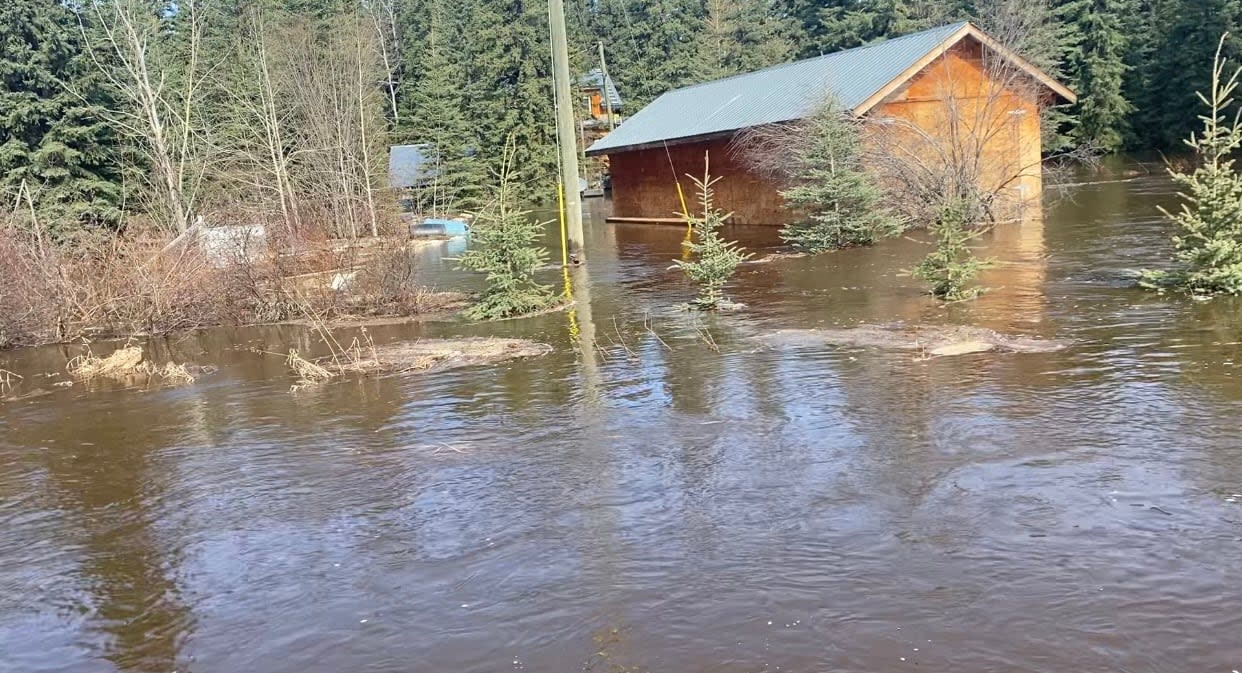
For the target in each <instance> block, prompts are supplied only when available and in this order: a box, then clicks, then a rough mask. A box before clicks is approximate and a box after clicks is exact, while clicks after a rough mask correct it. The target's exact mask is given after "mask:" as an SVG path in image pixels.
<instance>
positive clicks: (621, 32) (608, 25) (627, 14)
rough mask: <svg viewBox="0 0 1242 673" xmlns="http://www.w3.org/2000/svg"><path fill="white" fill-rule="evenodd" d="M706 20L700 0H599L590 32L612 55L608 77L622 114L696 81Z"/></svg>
mask: <svg viewBox="0 0 1242 673" xmlns="http://www.w3.org/2000/svg"><path fill="white" fill-rule="evenodd" d="M704 17H705V9H704V5H703V4H702V0H599V2H598V3H597V4H596V5H595V10H594V13H593V16H592V24H593V28H594V31H593V32H594V35H595V39H597V40H602V41H603V42H604V44H605V45H606V46H607V48H608V51H609V53H610V54H611V56H610V58H609V62H608V70H609V74H610V75H611V76H612V77H613V79H614V80H615V81H616V82H617V86H618V87H620V89H621V93H622V96H623V97H624V99H625V107H626V112H628V113H633V112H637V111H638V110H639V109H641V108H642V107H643V106H645V105H646V104H647V103H650V102H651V101H652V100H654V99H655V98H656V97H657V96H659V95H660V94H662V93H664V92H666V91H669V90H670V89H676V88H678V87H681V86H685V85H688V84H695V83H697V82H698V81H700V80H699V79H698V76H697V71H698V59H699V55H700V52H699V48H700V41H699V38H698V36H699V33H700V30H701V29H702V26H703V21H704Z"/></svg>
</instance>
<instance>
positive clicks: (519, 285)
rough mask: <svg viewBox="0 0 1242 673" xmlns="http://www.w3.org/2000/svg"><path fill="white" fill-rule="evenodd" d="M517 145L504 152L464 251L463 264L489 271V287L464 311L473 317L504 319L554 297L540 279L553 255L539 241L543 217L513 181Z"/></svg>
mask: <svg viewBox="0 0 1242 673" xmlns="http://www.w3.org/2000/svg"><path fill="white" fill-rule="evenodd" d="M515 158H516V157H515V154H514V145H513V143H512V141H510V142H508V143H507V144H506V146H505V148H504V152H503V155H502V161H501V168H500V171H499V174H498V176H497V178H498V183H497V185H496V187H495V189H494V191H493V194H492V197H491V199H490V200H489V201H488V203H487V205H486V206H484V207H483V209H482V210H481V211H480V212H479V213H478V216H477V217H476V218H475V222H474V226H473V227H472V229H471V236H470V237H471V241H470V249H469V250H467V251H466V253H465V254H464V255H462V257H461V265H462V267H463V268H466V269H469V270H471V271H477V272H479V273H483V274H486V275H487V288H486V289H485V290H484V291H483V292H482V293H481V294H480V295H479V297H478V298H477V299H476V300H475V303H474V305H472V306H470V307H469V308H467V309H466V310H465V311H464V315H465V316H466V317H467V318H470V319H472V320H499V319H502V318H512V317H515V316H520V315H525V314H528V313H535V312H537V311H541V310H543V309H545V308H548V307H549V306H551V305H552V303H553V301H554V299H555V298H554V296H553V293H552V288H550V287H549V286H547V285H544V284H542V283H539V282H538V281H537V280H535V272H536V271H538V270H539V268H540V267H542V266H543V265H544V264H546V263H547V261H548V251H547V250H546V249H544V248H542V247H539V246H538V241H539V239H540V237H541V236H542V235H543V230H544V227H545V224H544V223H541V222H538V221H536V220H534V219H533V218H531V216H530V213H529V212H527V211H524V210H522V209H521V208H519V207H518V205H517V204H518V203H519V201H520V200H522V198H523V197H522V196H521V195H520V194H519V193H518V188H519V187H520V185H519V184H518V183H517V182H515V181H514V176H515V175H516V172H515V171H514V170H513V169H514V164H513V161H514V159H515Z"/></svg>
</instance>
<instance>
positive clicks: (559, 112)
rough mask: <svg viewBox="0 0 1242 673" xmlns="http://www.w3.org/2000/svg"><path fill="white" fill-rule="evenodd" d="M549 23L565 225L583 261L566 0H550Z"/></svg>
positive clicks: (573, 257) (571, 248)
mask: <svg viewBox="0 0 1242 673" xmlns="http://www.w3.org/2000/svg"><path fill="white" fill-rule="evenodd" d="M548 23H549V24H551V27H552V74H553V75H554V76H555V79H556V87H555V90H556V133H557V136H558V137H559V138H560V150H561V185H562V186H563V187H562V188H563V189H564V190H565V192H564V194H565V229H566V233H567V234H568V238H569V254H570V259H571V260H573V261H575V262H577V263H579V264H580V263H582V262H584V261H586V257H585V256H584V254H583V235H582V192H580V191H579V190H578V139H577V138H576V137H575V134H574V108H573V100H572V99H571V97H570V95H571V94H570V90H569V38H568V37H567V36H566V34H565V1H564V0H548Z"/></svg>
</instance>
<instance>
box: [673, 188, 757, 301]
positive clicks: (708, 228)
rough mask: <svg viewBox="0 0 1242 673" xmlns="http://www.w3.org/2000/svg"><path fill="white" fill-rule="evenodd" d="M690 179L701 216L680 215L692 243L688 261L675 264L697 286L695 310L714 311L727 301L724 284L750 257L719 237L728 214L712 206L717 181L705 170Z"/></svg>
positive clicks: (679, 261) (735, 244)
mask: <svg viewBox="0 0 1242 673" xmlns="http://www.w3.org/2000/svg"><path fill="white" fill-rule="evenodd" d="M693 180H694V184H695V186H696V187H698V191H699V207H700V208H701V210H702V213H703V214H702V216H701V217H700V216H695V215H691V214H690V213H682V217H684V218H685V219H686V221H687V222H688V223H689V224H690V228H691V230H692V232H693V234H694V239H695V240H694V242H692V243H690V256H691V259H690V260H680V259H679V260H675V261H674V263H675V264H676V265H677V266H678V267H679V268H681V270H682V272H684V273H685V274H686V277H687V278H689V279H690V280H691V281H692V282H694V283H695V284H696V285H698V286H699V294H698V296H697V297H695V298H694V300H693V301H692V302H691V304H692V305H693V306H695V307H696V308H701V309H705V310H714V309H717V308H720V307H721V305H722V304H723V303H724V302H725V301H726V300H725V296H724V292H723V290H724V286H725V283H727V282H728V281H729V279H730V278H732V277H733V273H734V272H735V271H736V270H737V267H738V265H739V264H741V263H742V262H743V261H745V260H746V258H747V257H750V254H749V253H747V252H746V251H745V249H743V248H742V247H741V246H739V245H738V244H737V242H736V241H726V240H724V239H723V238H722V237H721V236H720V227H721V226H723V225H724V223H725V221H726V220H728V219H729V214H728V213H724V212H721V211H720V210H717V209H716V207H715V205H714V204H713V203H712V197H713V193H712V185H714V184H716V183H717V182H719V181H720V178H714V179H713V178H712V177H711V174H710V173H708V172H707V170H706V168H705V169H704V174H703V179H701V180H700V179H699V178H693Z"/></svg>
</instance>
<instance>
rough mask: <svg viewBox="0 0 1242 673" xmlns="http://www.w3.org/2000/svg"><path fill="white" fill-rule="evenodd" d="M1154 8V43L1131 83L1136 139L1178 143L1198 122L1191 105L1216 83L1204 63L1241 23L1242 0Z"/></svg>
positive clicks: (1169, 2) (1145, 143) (1231, 49)
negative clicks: (1190, 112)
mask: <svg viewBox="0 0 1242 673" xmlns="http://www.w3.org/2000/svg"><path fill="white" fill-rule="evenodd" d="M1151 11H1152V12H1153V13H1152V16H1151V21H1152V31H1153V35H1152V39H1153V40H1154V44H1153V45H1152V46H1151V47H1150V53H1149V54H1148V55H1147V56H1146V58H1145V60H1144V63H1143V64H1142V65H1141V66H1140V67H1141V68H1142V73H1141V80H1140V82H1139V83H1138V86H1137V87H1136V88H1135V89H1132V91H1133V93H1134V97H1135V100H1133V101H1132V102H1133V103H1134V105H1135V107H1136V111H1135V115H1134V117H1133V124H1134V127H1135V128H1134V130H1135V135H1136V140H1137V143H1136V144H1137V146H1139V147H1144V148H1146V147H1155V148H1159V149H1173V148H1177V147H1180V146H1181V145H1182V139H1184V138H1186V137H1187V136H1189V135H1190V133H1191V132H1192V130H1193V129H1194V127H1195V125H1196V123H1195V119H1194V118H1193V117H1192V116H1190V115H1187V114H1186V110H1187V109H1188V108H1189V107H1191V106H1193V105H1195V104H1196V92H1199V91H1208V90H1209V89H1210V87H1211V83H1210V81H1209V74H1208V72H1207V70H1206V69H1205V68H1203V64H1204V63H1209V62H1211V61H1212V58H1213V53H1214V51H1215V49H1216V45H1217V39H1218V38H1219V37H1220V35H1222V34H1223V33H1226V32H1229V31H1231V30H1233V29H1235V28H1236V27H1237V26H1238V24H1239V19H1240V18H1242V2H1239V0H1162V1H1161V2H1158V3H1155V4H1154V6H1153V7H1152V8H1151ZM1238 55H1239V54H1238V50H1237V48H1236V46H1235V45H1234V44H1233V43H1232V42H1231V43H1229V44H1226V46H1225V51H1224V53H1223V56H1224V57H1226V58H1229V59H1231V60H1232V59H1233V58H1235V57H1237V56H1238Z"/></svg>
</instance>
